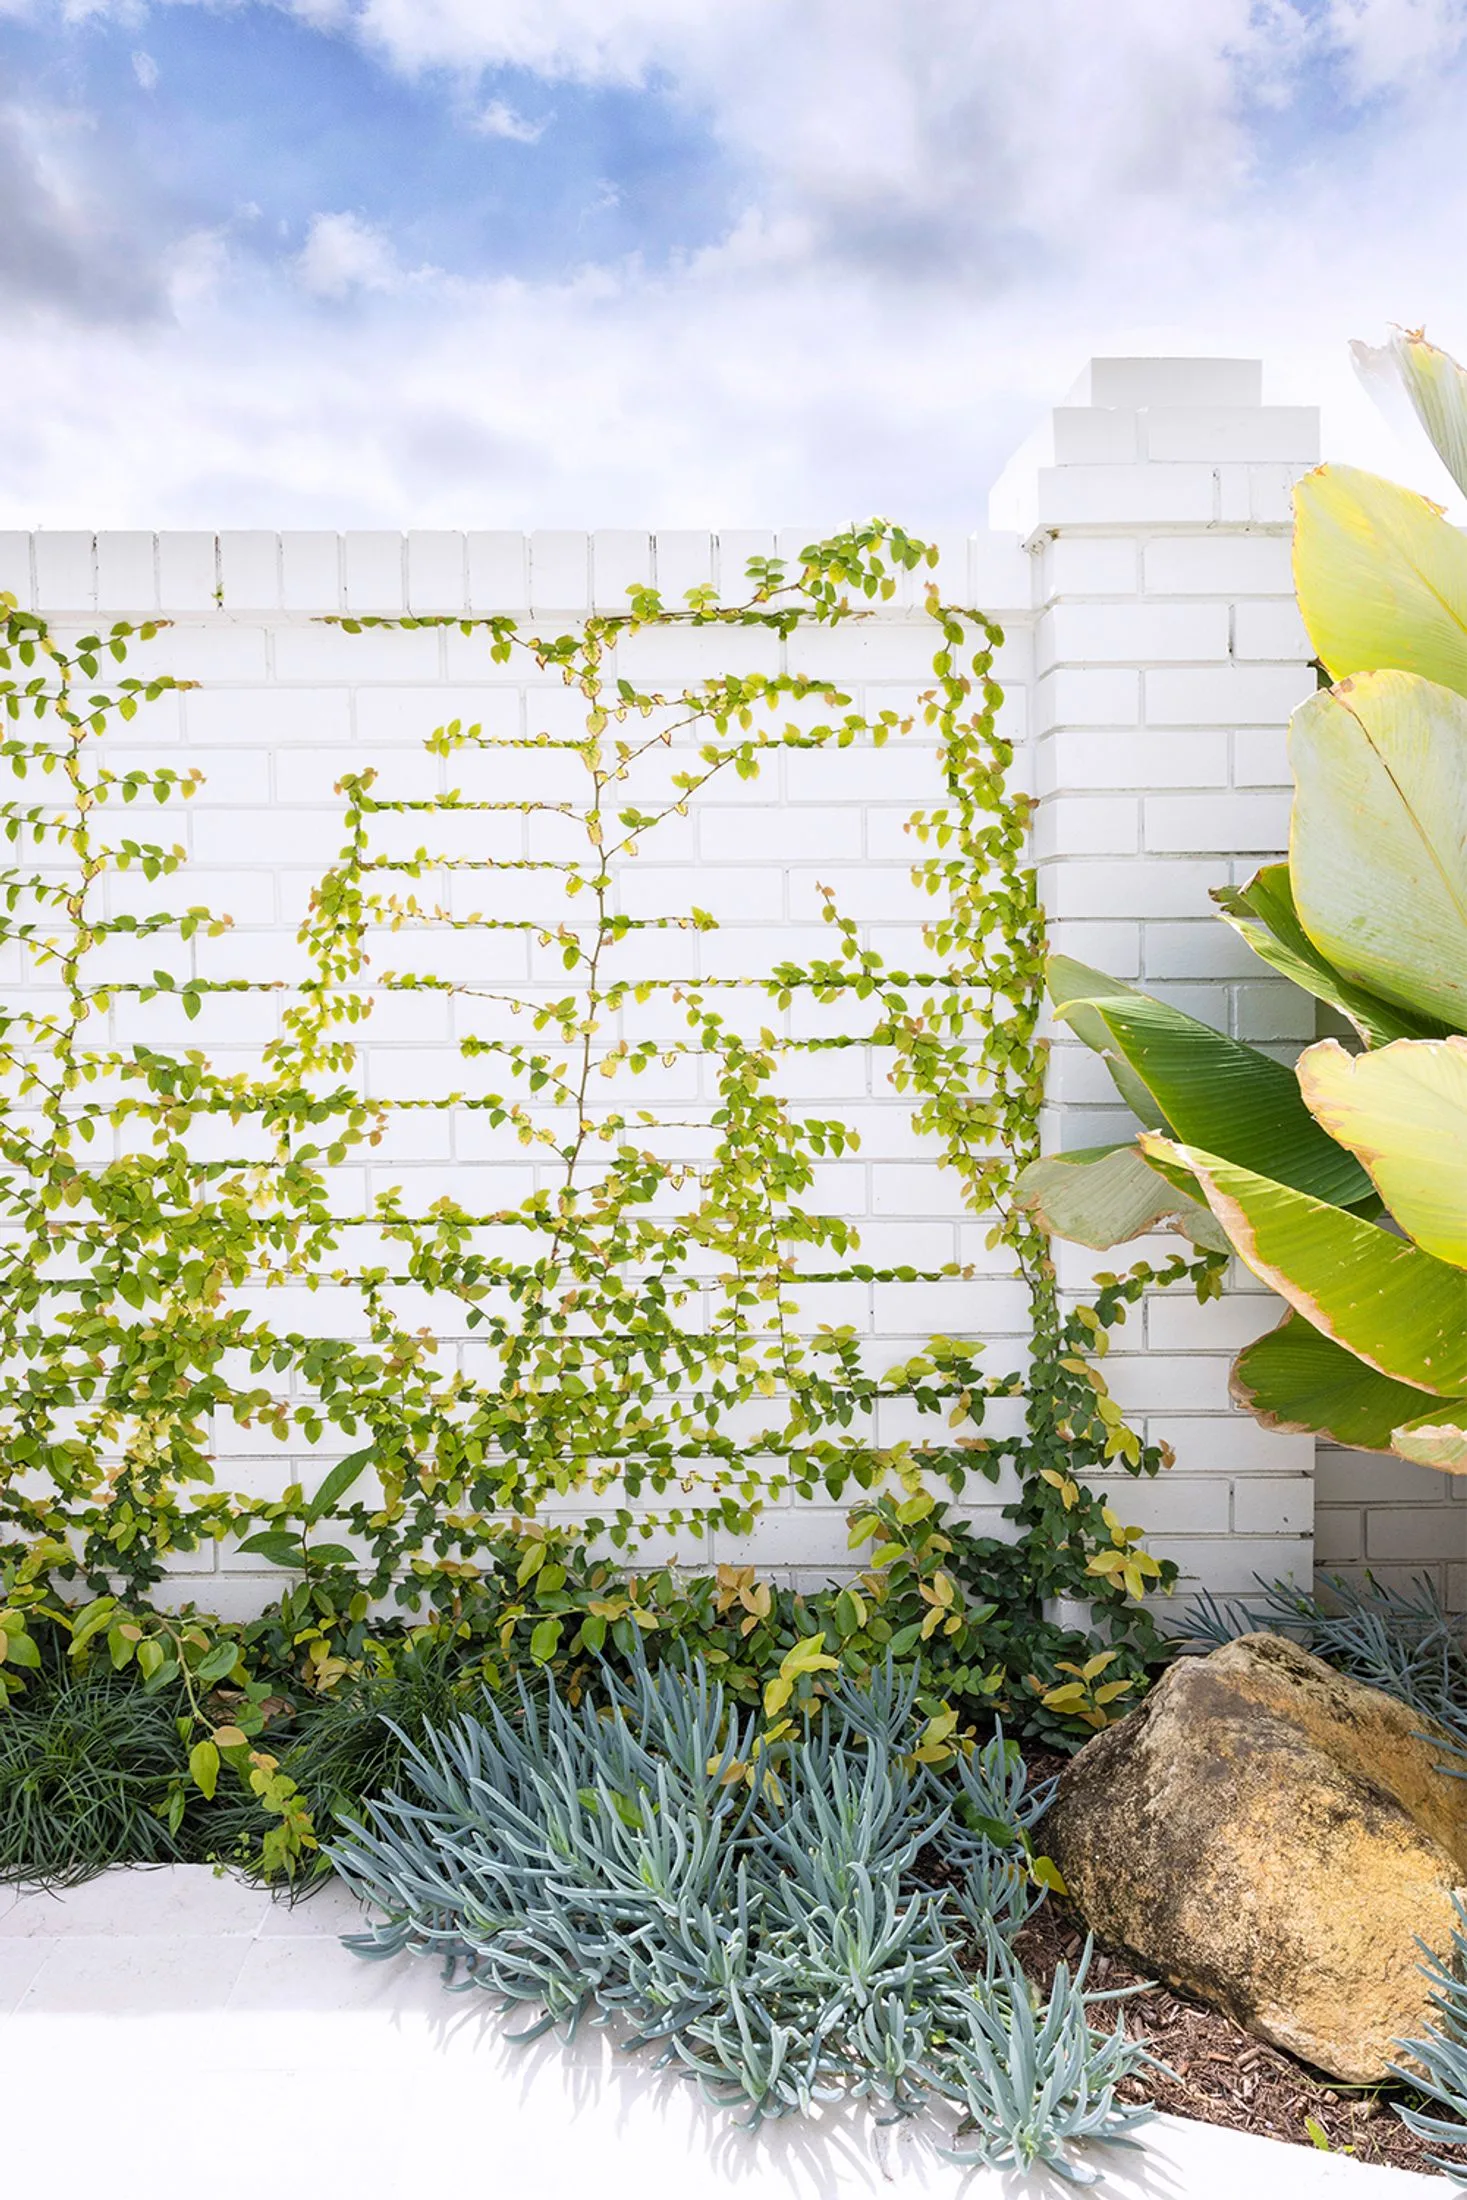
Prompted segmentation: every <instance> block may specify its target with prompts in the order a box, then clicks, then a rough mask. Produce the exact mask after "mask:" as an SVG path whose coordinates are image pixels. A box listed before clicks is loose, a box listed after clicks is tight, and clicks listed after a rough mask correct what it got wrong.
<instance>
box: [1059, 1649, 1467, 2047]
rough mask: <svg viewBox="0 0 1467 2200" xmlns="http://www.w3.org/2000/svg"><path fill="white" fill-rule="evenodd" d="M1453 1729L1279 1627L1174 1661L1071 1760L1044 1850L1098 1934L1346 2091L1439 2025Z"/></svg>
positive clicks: (1466, 1811)
mask: <svg viewBox="0 0 1467 2200" xmlns="http://www.w3.org/2000/svg"><path fill="white" fill-rule="evenodd" d="M1445 1741H1446V1737H1445V1735H1444V1734H1442V1732H1441V1730H1440V1729H1439V1728H1437V1727H1435V1726H1434V1725H1433V1724H1432V1722H1431V1721H1430V1720H1428V1719H1426V1718H1424V1717H1423V1716H1422V1714H1421V1713H1420V1712H1417V1711H1413V1710H1411V1709H1409V1708H1408V1706H1406V1705H1405V1704H1402V1703H1399V1702H1397V1701H1396V1699H1395V1698H1394V1697H1391V1696H1385V1695H1382V1694H1381V1693H1380V1692H1379V1691H1378V1690H1377V1689H1373V1688H1365V1687H1362V1686H1361V1685H1360V1684H1359V1683H1358V1682H1356V1681H1351V1680H1346V1679H1344V1678H1343V1676H1342V1675H1340V1674H1339V1673H1336V1672H1335V1671H1334V1670H1333V1669H1332V1668H1331V1667H1329V1666H1327V1665H1323V1664H1321V1663H1320V1661H1319V1660H1318V1659H1317V1658H1312V1657H1310V1656H1309V1655H1308V1654H1307V1653H1306V1652H1305V1651H1303V1650H1300V1649H1299V1648H1298V1647H1297V1646H1296V1645H1295V1644H1293V1643H1291V1642H1287V1641H1285V1640H1284V1639H1283V1638H1282V1637H1280V1636H1278V1635H1269V1634H1257V1635H1246V1636H1244V1637H1242V1638H1241V1639H1240V1640H1239V1641H1237V1642H1232V1643H1229V1644H1228V1645H1227V1646H1226V1647H1225V1648H1224V1649H1221V1650H1215V1651H1214V1652H1213V1653H1212V1655H1211V1656H1210V1657H1205V1658H1186V1659H1183V1660H1181V1661H1180V1662H1179V1663H1178V1664H1176V1665H1174V1666H1173V1667H1172V1668H1171V1670H1170V1671H1169V1672H1168V1673H1167V1674H1166V1676H1165V1678H1164V1679H1163V1680H1162V1681H1161V1682H1160V1683H1159V1685H1158V1686H1157V1687H1156V1688H1155V1689H1154V1690H1153V1691H1152V1693H1151V1695H1150V1696H1148V1697H1147V1699H1146V1701H1145V1703H1144V1704H1142V1705H1141V1706H1140V1708H1139V1709H1138V1710H1136V1711H1134V1712H1133V1713H1132V1714H1131V1716H1130V1717H1129V1718H1127V1719H1124V1720H1122V1721H1121V1722H1120V1724H1119V1725H1117V1726H1114V1727H1111V1728H1109V1729H1108V1730H1107V1731H1106V1732H1105V1733H1103V1734H1097V1735H1096V1737H1095V1739H1094V1741H1092V1742H1089V1743H1087V1744H1086V1746H1085V1748H1084V1749H1082V1750H1081V1751H1080V1753H1079V1755H1078V1756H1077V1757H1076V1758H1075V1759H1074V1760H1073V1761H1072V1762H1071V1764H1070V1765H1069V1766H1068V1767H1067V1769H1066V1771H1065V1773H1064V1775H1063V1777H1062V1779H1061V1781H1060V1785H1059V1792H1058V1794H1057V1796H1056V1799H1055V1803H1054V1807H1053V1810H1052V1812H1051V1814H1050V1816H1049V1817H1048V1818H1046V1820H1045V1822H1044V1845H1045V1847H1046V1849H1047V1850H1048V1851H1049V1853H1050V1855H1052V1856H1053V1857H1054V1859H1055V1861H1056V1863H1057V1864H1058V1865H1059V1867H1060V1870H1061V1871H1062V1872H1063V1873H1064V1876H1065V1881H1066V1884H1067V1886H1068V1888H1069V1890H1070V1894H1071V1897H1072V1898H1073V1900H1074V1902H1075V1904H1076V1906H1077V1908H1078V1909H1079V1910H1080V1912H1081V1914H1082V1915H1083V1916H1084V1918H1085V1919H1086V1921H1087V1922H1088V1924H1089V1925H1090V1927H1091V1929H1092V1931H1093V1932H1094V1933H1095V1936H1096V1938H1097V1939H1098V1940H1099V1941H1101V1942H1102V1943H1105V1944H1107V1945H1109V1946H1111V1947H1112V1948H1115V1949H1118V1950H1119V1949H1124V1950H1126V1951H1127V1952H1129V1953H1130V1954H1131V1955H1132V1956H1133V1957H1134V1958H1136V1959H1137V1961H1138V1962H1139V1963H1140V1964H1141V1965H1142V1967H1143V1968H1144V1969H1145V1970H1147V1971H1148V1972H1150V1973H1151V1974H1152V1976H1153V1977H1158V1978H1162V1979H1165V1980H1166V1981H1167V1983H1168V1984H1169V1985H1172V1986H1178V1987H1181V1988H1184V1989H1185V1990H1186V1991H1188V1992H1190V1993H1193V1994H1196V1995H1197V1996H1198V1997H1199V1998H1200V1999H1201V2000H1203V2001H1205V2002H1208V2003H1210V2004H1211V2005H1212V2006H1213V2007H1214V2008H1218V2009H1222V2010H1224V2011H1225V2012H1226V2013H1227V2014H1228V2015H1229V2016H1230V2017H1232V2018H1233V2019H1234V2021H1235V2022H1236V2023H1238V2024H1240V2025H1242V2026H1244V2027H1245V2028H1246V2029H1247V2030H1248V2031H1250V2032H1252V2033H1255V2034H1256V2035H1257V2036H1258V2037H1259V2038H1260V2039H1265V2040H1270V2041H1272V2042H1273V2043H1274V2045H1275V2046H1278V2047H1283V2048H1287V2049H1288V2050H1289V2052H1290V2053H1292V2054H1295V2055H1299V2056H1301V2057H1302V2058H1303V2059H1304V2061H1306V2062H1309V2063H1313V2064H1315V2065H1316V2066H1317V2067H1318V2068H1320V2069H1321V2070H1325V2071H1328V2072H1330V2073H1331V2074H1332V2075H1333V2076H1335V2077H1338V2078H1346V2079H1350V2080H1353V2081H1355V2082H1357V2083H1362V2084H1365V2083H1369V2082H1371V2081H1372V2080H1375V2079H1379V2078H1381V2077H1382V2076H1383V2075H1384V2073H1385V2069H1386V2065H1387V2064H1388V2063H1390V2062H1393V2061H1395V2062H1399V2061H1400V2060H1401V2054H1400V2050H1399V2049H1398V2048H1397V2047H1396V2045H1395V2044H1394V2043H1395V2042H1396V2041H1397V2040H1399V2039H1402V2038H1409V2037H1411V2036H1412V2035H1413V2034H1414V2035H1419V2033H1420V2031H1421V2029H1422V2027H1423V2026H1424V2024H1425V2023H1426V2021H1427V2018H1428V2014H1429V2011H1428V2002H1427V1986H1426V1981H1425V1980H1424V1979H1423V1977H1422V1975H1421V1972H1420V1970H1419V1969H1418V1965H1419V1962H1420V1952H1419V1950H1418V1948H1417V1946H1416V1940H1417V1937H1418V1936H1419V1937H1420V1939H1421V1940H1423V1941H1424V1942H1425V1943H1426V1944H1427V1946H1428V1947H1430V1948H1433V1949H1437V1950H1447V1949H1449V1948H1450V1945H1451V1933H1452V1923H1453V1916H1454V1911H1453V1901H1452V1898H1453V1894H1454V1892H1455V1891H1457V1890H1458V1889H1463V1890H1464V1891H1467V1781H1463V1780H1454V1779H1449V1778H1448V1777H1446V1776H1445V1775H1444V1774H1443V1773H1441V1772H1439V1771H1438V1770H1437V1769H1436V1767H1437V1766H1438V1765H1439V1764H1441V1763H1442V1761H1443V1759H1444V1757H1445V1756H1446V1751H1445V1750H1444V1748H1443V1747H1442V1746H1441V1745H1442V1744H1444V1743H1445Z"/></svg>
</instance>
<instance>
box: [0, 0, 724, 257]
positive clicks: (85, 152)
mask: <svg viewBox="0 0 1467 2200" xmlns="http://www.w3.org/2000/svg"><path fill="white" fill-rule="evenodd" d="M0 79H3V81H4V83H5V86H6V96H7V104H10V105H20V106H26V107H29V108H31V109H32V110H35V111H44V110H46V109H51V110H53V111H57V112H62V113H68V114H71V115H74V116H76V117H78V118H85V121H84V124H83V125H82V128H81V130H80V131H79V132H78V133H77V134H78V135H84V139H85V142H84V143H83V144H81V145H78V146H76V157H77V158H78V161H79V164H80V165H81V166H82V167H83V169H84V170H85V172H86V173H87V174H88V176H89V177H90V178H91V179H92V181H93V182H94V184H95V185H96V186H97V187H98V189H99V190H100V191H102V192H103V193H105V194H107V195H108V196H113V197H114V198H115V201H116V209H115V210H125V212H126V215H127V217H128V219H129V220H131V221H133V222H136V223H138V224H140V225H141V228H142V230H143V231H144V232H146V233H148V234H150V235H151V236H152V238H153V239H154V240H155V241H156V242H158V243H161V242H162V241H163V240H164V239H165V238H166V237H168V236H169V234H170V233H171V234H174V235H178V234H184V233H187V232H188V231H189V230H190V229H197V228H199V227H201V226H205V225H208V226H227V227H228V228H229V229H230V230H231V233H232V234H233V236H234V237H235V239H236V240H237V249H238V250H239V251H240V252H241V254H243V255H246V256H250V257H254V258H256V259H258V260H259V261H260V262H261V263H262V264H263V265H269V264H270V263H271V262H280V261H284V260H286V259H288V257H289V256H290V254H291V253H292V252H298V251H299V250H300V249H301V247H302V245H303V244H304V242H305V239H306V236H307V233H308V231H309V227H310V224H311V221H312V218H313V217H314V216H315V215H316V214H317V213H319V212H320V211H321V210H322V209H323V208H342V209H348V210H350V211H351V212H353V213H354V214H355V215H356V216H357V217H358V218H359V219H361V220H363V221H365V222H367V223H369V224H371V225H373V226H374V227H377V228H380V229H382V230H384V231H386V232H388V233H390V235H391V237H392V239H393V242H394V245H395V247H396V250H397V251H398V253H399V254H400V255H402V256H403V257H404V258H406V259H407V260H408V261H410V262H412V263H415V264H423V263H426V264H431V265H433V266H435V267H438V268H440V269H442V270H443V271H444V272H445V273H446V274H449V275H457V276H461V277H466V278H474V277H486V276H494V275H520V276H532V277H533V276H539V277H545V276H552V277H553V276H556V275H563V274H565V273H568V272H570V271H571V270H572V269H574V268H575V267H576V266H578V265H580V264H581V263H583V262H584V261H586V260H587V259H592V260H605V259H617V258H620V257H622V256H623V255H625V254H627V253H631V252H637V251H640V252H642V253H644V254H646V255H647V256H648V257H650V258H653V259H656V258H658V257H662V256H665V255H666V254H667V253H668V252H670V251H674V250H678V249H687V248H690V247H696V246H698V245H700V244H706V243H709V242H712V241H713V240H714V239H716V238H717V237H718V236H719V235H720V234H721V233H722V232H723V231H724V230H725V228H726V227H727V225H728V223H729V221H730V219H731V218H732V216H733V214H734V211H735V203H734V197H733V188H734V187H733V178H732V176H731V174H730V172H729V166H728V163H727V162H726V161H725V160H724V159H723V158H722V157H721V155H720V152H719V149H718V148H717V146H716V145H715V143H714V141H713V139H712V136H711V134H710V131H709V128H708V124H707V119H706V117H705V116H704V115H702V114H701V113H699V112H698V110H697V108H696V106H695V105H694V104H692V103H690V102H687V101H684V100H681V99H679V97H678V96H677V93H676V88H675V87H674V86H672V85H671V84H669V83H667V82H666V81H659V80H658V79H657V78H656V77H655V76H654V77H653V79H652V80H651V81H649V82H646V83H640V84H636V85H617V84H591V85H587V84H577V83H574V82H564V81H562V82H557V83H550V82H547V81H546V80H545V79H544V78H543V77H540V76H537V75H536V74H535V73H534V72H532V71H529V70H526V69H519V68H508V69H490V70H486V71H483V72H471V71H464V70H453V69H447V68H442V67H439V68H428V69H426V70H424V71H422V72H421V73H415V74H411V75H409V74H405V73H403V72H401V71H399V70H395V69H393V68H391V67H390V66H388V65H385V64H384V60H383V57H382V56H381V55H380V54H375V53H373V52H372V51H370V50H369V49H368V48H367V47H366V46H365V45H364V44H363V43H362V42H361V41H360V40H359V39H358V38H355V37H353V36H352V35H350V32H349V31H347V30H343V28H342V27H341V26H336V27H330V26H327V25H325V24H313V23H310V22H308V21H303V20H302V19H301V18H300V17H299V16H295V15H292V14H290V13H288V12H285V11H284V10H282V9H280V8H277V7H274V6H269V5H248V6H233V7H217V8H216V7H191V6H173V7H163V8H159V9H154V10H151V11H149V10H128V11H126V12H124V13H123V14H122V16H121V17H120V19H119V17H117V16H111V15H96V14H93V15H88V16H82V17H76V18H73V19H72V20H70V21H68V20H66V18H65V16H64V15H63V16H61V17H60V18H59V19H58V17H57V16H56V15H55V14H54V13H44V12H42V11H40V10H35V11H31V12H30V13H29V16H28V18H20V17H12V18H11V19H10V20H9V21H5V20H3V19H0ZM73 142H74V144H75V139H74V141H73Z"/></svg>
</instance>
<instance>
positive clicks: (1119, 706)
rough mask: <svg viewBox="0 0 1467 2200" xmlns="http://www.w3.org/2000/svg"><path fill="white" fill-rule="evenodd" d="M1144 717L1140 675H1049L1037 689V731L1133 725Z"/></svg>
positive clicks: (1085, 672)
mask: <svg viewBox="0 0 1467 2200" xmlns="http://www.w3.org/2000/svg"><path fill="white" fill-rule="evenodd" d="M1140 718H1141V676H1140V674H1139V673H1137V672H1130V671H1125V672H1121V671H1095V672H1092V671H1089V670H1086V671H1079V670H1070V671H1058V672H1048V673H1046V674H1045V675H1044V677H1043V678H1042V679H1040V680H1039V682H1038V683H1037V685H1036V688H1035V711H1034V730H1035V732H1036V733H1048V732H1050V731H1052V730H1053V729H1054V728H1056V727H1060V726H1134V725H1138V724H1139V723H1140Z"/></svg>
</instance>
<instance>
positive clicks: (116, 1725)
mask: <svg viewBox="0 0 1467 2200" xmlns="http://www.w3.org/2000/svg"><path fill="white" fill-rule="evenodd" d="M177 1709H178V1707H177V1705H176V1704H175V1703H174V1702H173V1701H172V1699H163V1698H160V1697H156V1696H154V1697H148V1696H145V1695H143V1694H142V1693H141V1692H139V1691H138V1690H136V1689H133V1688H128V1687H126V1686H119V1685H118V1684H117V1683H115V1682H113V1681H111V1680H108V1679H105V1678H101V1677H97V1678H91V1679H86V1680H81V1681H76V1682H73V1683H72V1684H71V1685H70V1686H63V1687H59V1688H55V1689H51V1690H49V1691H48V1692H47V1693H46V1694H45V1695H37V1696H35V1697H34V1698H22V1699H21V1700H20V1701H19V1702H17V1703H16V1704H14V1705H13V1706H12V1707H11V1709H10V1710H9V1711H8V1712H7V1713H6V1715H5V1716H4V1717H3V1718H0V1884H7V1885H15V1884H17V1883H19V1882H22V1881H24V1882H27V1883H31V1884H34V1885H38V1886H44V1887H69V1886H75V1885H77V1884H78V1883H79V1882H80V1881H81V1880H84V1879H90V1878H91V1877H92V1876H93V1874H94V1873H96V1872H99V1871H101V1870H103V1869H104V1868H105V1867H106V1866H107V1865H108V1864H112V1863H115V1862H117V1861H118V1860H124V1861H126V1862H128V1863H134V1864H169V1863H180V1862H183V1861H185V1860H186V1859H188V1858H189V1857H191V1856H195V1855H197V1854H198V1848H197V1841H196V1836H195V1833H194V1830H193V1825H192V1819H193V1817H194V1816H195V1815H196V1814H197V1807H196V1806H195V1810H194V1811H193V1812H191V1813H190V1814H189V1816H188V1817H185V1815H184V1811H185V1802H186V1791H185V1788H184V1781H185V1778H186V1766H187V1757H188V1750H187V1745H186V1744H185V1743H184V1742H183V1741H182V1740H181V1739H180V1736H179V1731H178V1718H177V1715H176V1714H177ZM185 1725H187V1722H186V1721H185ZM170 1805H173V1807H172V1808H170Z"/></svg>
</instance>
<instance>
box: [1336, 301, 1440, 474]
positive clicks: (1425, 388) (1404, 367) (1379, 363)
mask: <svg viewBox="0 0 1467 2200" xmlns="http://www.w3.org/2000/svg"><path fill="white" fill-rule="evenodd" d="M1350 350H1351V351H1352V353H1353V354H1354V358H1355V366H1356V371H1357V372H1358V373H1359V376H1360V379H1361V381H1362V382H1363V383H1364V384H1365V386H1366V388H1367V389H1369V390H1371V391H1372V392H1373V393H1376V394H1378V395H1379V397H1380V398H1381V400H1382V402H1383V403H1386V402H1387V401H1388V399H1389V397H1390V396H1392V395H1394V392H1395V391H1396V390H1404V392H1405V394H1406V396H1407V397H1408V398H1409V399H1410V402H1411V407H1412V410H1413V411H1414V412H1415V414H1416V417H1417V419H1418V420H1419V421H1420V422H1421V425H1422V427H1423V428H1425V430H1426V432H1427V434H1428V435H1429V436H1430V437H1431V440H1432V442H1433V444H1434V445H1435V446H1436V450H1437V454H1438V456H1439V457H1440V459H1441V461H1442V463H1443V465H1444V466H1445V467H1446V469H1447V471H1448V473H1449V474H1450V475H1451V477H1452V479H1453V480H1454V481H1455V482H1456V484H1457V487H1458V488H1459V489H1462V490H1464V491H1467V374H1464V373H1463V372H1462V369H1461V368H1460V367H1459V366H1458V364H1457V362H1456V360H1455V359H1453V358H1452V357H1451V355H1450V353H1448V352H1445V351H1439V350H1438V348H1437V346H1436V345H1435V344H1428V342H1427V341H1426V338H1425V337H1424V336H1423V335H1422V333H1421V332H1420V330H1419V329H1413V330H1407V329H1403V330H1401V331H1400V332H1399V333H1398V334H1397V335H1395V336H1393V337H1392V338H1391V339H1390V341H1389V343H1385V344H1378V345H1377V344H1361V343H1354V344H1352V345H1351V346H1350ZM1387 385H1389V387H1387ZM1398 402H1399V400H1398Z"/></svg>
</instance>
